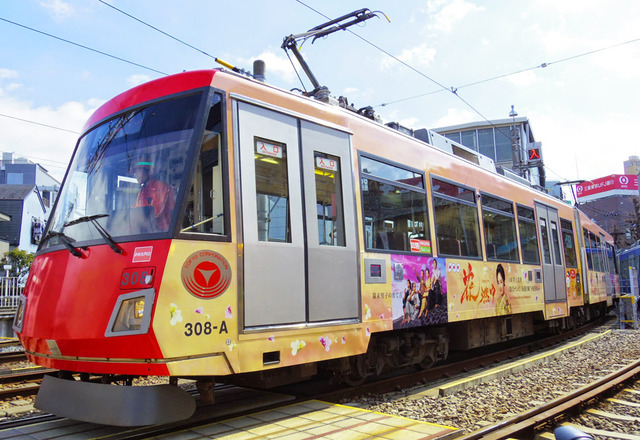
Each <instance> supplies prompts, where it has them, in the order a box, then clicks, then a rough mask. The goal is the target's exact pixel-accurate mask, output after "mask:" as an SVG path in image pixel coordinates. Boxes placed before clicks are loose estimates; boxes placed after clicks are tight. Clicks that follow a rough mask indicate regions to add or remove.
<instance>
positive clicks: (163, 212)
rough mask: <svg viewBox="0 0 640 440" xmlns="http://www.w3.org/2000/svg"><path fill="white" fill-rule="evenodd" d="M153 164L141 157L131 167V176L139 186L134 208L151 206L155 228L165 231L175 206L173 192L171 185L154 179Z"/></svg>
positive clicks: (148, 159) (146, 158)
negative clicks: (132, 175)
mask: <svg viewBox="0 0 640 440" xmlns="http://www.w3.org/2000/svg"><path fill="white" fill-rule="evenodd" d="M154 167H155V164H154V162H153V161H152V160H151V159H150V158H148V157H143V158H140V159H139V160H137V161H136V162H135V163H134V165H133V174H134V176H135V178H136V179H137V180H138V183H139V184H140V192H139V193H138V197H137V199H136V203H135V205H133V207H134V208H139V207H142V206H152V207H153V213H154V215H155V221H156V228H157V229H159V230H167V229H168V228H169V222H170V221H171V210H172V209H173V207H174V206H175V202H176V201H175V192H174V190H173V188H172V187H171V185H168V184H166V183H165V182H163V181H161V180H158V179H156V178H155V177H154Z"/></svg>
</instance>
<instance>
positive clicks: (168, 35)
mask: <svg viewBox="0 0 640 440" xmlns="http://www.w3.org/2000/svg"><path fill="white" fill-rule="evenodd" d="M98 1H99V2H100V3H102V4H103V5H105V6H109V7H110V8H111V9H114V10H116V11H118V12H120V13H121V14H124V15H126V16H127V17H129V18H131V19H133V20H135V21H137V22H138V23H142V24H143V25H145V26H148V27H150V28H151V29H153V30H155V31H157V32H160V33H161V34H162V35H165V36H167V37H169V38H171V39H172V40H175V41H177V42H179V43H181V44H184V45H185V46H187V47H190V48H191V49H193V50H196V51H198V52H200V53H201V54H203V55H206V56H208V57H209V58H213V59H214V60H215V59H216V57H214V56H213V55H211V54H208V53H207V52H205V51H204V50H202V49H199V48H197V47H195V46H193V45H191V44H189V43H187V42H186V41H183V40H181V39H180V38H177V37H174V36H173V35H171V34H169V33H167V32H165V31H163V30H162V29H159V28H157V27H155V26H153V25H151V24H149V23H147V22H146V21H144V20H141V19H139V18H137V17H135V16H133V15H131V14H129V13H128V12H125V11H123V10H122V9H119V8H116V7H115V6H113V5H111V4H109V3H107V2H105V1H104V0H98Z"/></svg>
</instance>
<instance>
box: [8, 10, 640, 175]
mask: <svg viewBox="0 0 640 440" xmlns="http://www.w3.org/2000/svg"><path fill="white" fill-rule="evenodd" d="M108 3H109V4H111V5H113V6H115V7H117V8H119V9H121V10H123V11H125V12H127V13H129V14H131V15H133V16H135V17H137V18H138V19H140V20H143V21H145V22H146V23H149V24H151V25H153V26H155V27H157V28H159V29H161V30H162V31H164V32H166V33H168V34H170V35H172V36H174V37H176V38H179V39H180V40H182V41H184V42H186V43H188V44H190V45H192V46H195V47H196V48H198V49H199V50H194V49H192V48H190V47H187V46H186V45H184V44H181V43H179V42H177V41H175V40H174V39H171V38H169V37H167V36H166V35H163V34H161V33H160V32H158V31H156V30H153V29H151V28H149V27H147V26H145V25H144V24H141V23H140V22H138V21H135V20H134V19H132V18H130V17H128V16H126V15H123V14H122V13H120V12H118V11H116V10H114V9H112V8H110V7H109V6H107V5H105V4H103V3H101V2H100V1H98V0H82V1H81V0H2V3H1V5H2V6H1V7H0V19H3V20H0V35H1V36H2V41H3V44H1V45H0V115H1V116H0V151H3V152H15V153H16V154H17V155H22V156H26V157H29V158H30V159H32V160H34V161H38V162H40V163H42V164H43V165H44V166H45V167H46V168H47V169H49V170H50V172H51V173H52V174H54V175H55V176H57V177H58V178H61V177H62V175H63V172H64V167H65V164H66V162H68V160H69V158H70V156H71V153H72V150H73V147H74V145H75V141H76V138H77V134H74V133H72V132H74V131H75V132H78V131H79V130H80V128H81V127H82V125H83V124H84V122H85V121H86V119H87V118H88V117H89V115H90V114H91V113H92V111H93V110H95V109H96V108H97V106H99V105H100V104H101V103H103V102H104V101H106V100H107V99H109V98H111V97H113V96H115V95H116V94H118V93H120V92H122V91H124V90H126V89H128V88H130V87H132V86H134V85H136V84H139V83H140V82H144V81H146V80H150V79H154V78H157V77H160V76H162V75H163V74H164V73H167V74H171V73H177V72H181V71H183V70H192V69H201V68H210V67H215V66H216V65H215V63H214V61H213V59H212V58H211V56H214V57H219V58H222V59H224V60H226V61H229V62H231V63H233V64H235V65H237V66H238V67H244V68H247V69H250V68H251V64H252V62H253V60H254V59H256V58H261V59H264V60H265V61H266V62H267V80H268V81H269V82H270V83H272V84H274V85H277V86H280V87H283V88H286V89H291V88H294V87H300V83H299V81H298V80H297V78H296V76H295V73H294V71H293V68H292V67H291V64H290V63H289V61H288V59H287V58H286V55H285V53H284V51H283V50H282V49H280V45H281V43H282V39H283V37H284V36H286V35H289V34H296V33H301V32H304V31H306V30H308V29H310V28H312V27H314V26H316V25H318V24H320V23H323V22H324V21H326V19H325V18H324V17H323V16H321V15H319V14H318V12H320V13H322V14H324V15H326V16H328V17H332V18H333V17H337V16H340V15H343V14H345V13H348V12H351V11H352V10H355V9H360V8H363V7H367V8H369V9H371V10H380V11H383V12H385V13H386V14H387V16H388V17H389V18H390V20H391V21H390V22H387V21H386V20H384V19H372V20H369V21H367V22H366V24H364V25H361V26H357V27H353V28H352V29H353V31H354V32H355V33H356V34H358V35H359V36H360V37H362V38H363V39H364V40H366V41H363V39H360V38H357V37H356V36H354V35H352V34H350V33H348V32H338V33H335V34H333V35H331V36H329V37H328V38H326V39H323V40H318V41H316V42H315V43H314V44H311V42H310V41H309V42H307V43H306V44H305V45H304V46H303V49H302V50H303V54H304V56H305V57H306V59H307V60H308V62H309V64H310V66H311V68H312V70H313V72H314V74H315V75H316V77H317V78H318V80H319V81H320V83H322V84H323V85H326V86H328V87H329V89H330V90H331V91H332V93H333V94H334V95H335V96H339V95H345V96H347V97H348V98H349V100H350V102H353V103H355V105H356V106H357V107H364V106H367V105H372V106H374V107H375V108H376V110H377V111H378V113H379V114H380V115H381V116H382V118H383V120H384V121H385V122H389V121H398V122H400V123H402V124H403V125H406V126H409V127H411V128H422V127H441V126H445V125H451V124H457V123H464V122H471V121H478V120H482V119H483V118H487V119H502V118H507V117H508V114H509V110H510V108H511V105H515V109H516V111H517V112H518V114H519V115H520V116H527V117H528V118H529V119H530V122H531V125H532V128H533V131H534V135H535V137H536V138H537V140H538V141H541V142H542V145H543V153H544V159H545V163H546V165H547V176H548V178H549V179H552V180H561V179H565V180H566V179H576V178H581V179H592V178H597V177H600V176H605V175H608V174H616V173H622V172H623V166H622V162H623V161H624V160H625V159H627V158H628V157H629V156H630V155H640V142H638V141H637V140H636V139H635V136H634V133H635V131H636V127H637V126H638V122H639V121H640V103H639V102H640V91H639V87H638V80H639V79H640V2H637V1H633V0H629V1H622V0H620V1H616V0H613V1H609V2H603V1H593V0H579V1H578V0H563V1H557V0H531V1H527V2H514V1H508V0H494V1H471V0H451V1H444V0H420V1H410V0H403V1H396V2H388V1H387V2H383V1H380V0H371V1H368V2H364V3H360V2H351V1H346V2H345V1H333V0H324V1H320V0H305V1H304V2H299V1H296V0H270V1H268V2H265V1H254V0H248V1H244V2H240V1H238V2H229V1H224V2H223V1H215V0H185V1H182V2H175V1H167V0H130V1H124V0H109V1H108ZM311 8H313V9H315V10H316V11H318V12H316V11H314V10H313V9H311ZM6 20H9V21H11V22H14V23H17V24H12V23H9V22H7V21H6ZM19 25H22V26H27V27H30V28H32V29H36V30H38V31H41V32H45V33H48V34H51V35H54V36H56V37H58V38H61V39H65V40H69V41H72V42H74V43H77V44H80V45H83V46H87V47H89V48H92V49H94V50H97V51H101V52H105V53H108V54H110V55H113V56H115V57H119V58H122V59H125V60H128V61H131V62H133V63H136V64H139V65H140V66H136V65H133V64H130V63H127V62H124V61H119V60H116V59H114V58H111V57H108V56H105V55H101V54H98V53H95V52H93V51H89V50H86V49H82V48H80V47H77V46H74V45H71V44H69V43H65V42H62V41H60V40H58V39H54V38H52V37H49V36H45V35H42V34H41V33H37V32H35V31H33V30H28V29H25V28H24V27H21V26H19ZM634 40H636V41H634ZM367 41H368V42H370V43H372V44H374V45H376V46H378V47H379V48H381V49H383V50H384V51H386V52H388V53H390V54H392V55H393V56H395V57H396V58H398V59H400V60H402V61H403V62H404V63H406V64H408V65H410V66H411V67H412V68H413V69H410V68H408V67H407V66H406V65H403V64H401V63H399V62H398V61H397V60H396V59H394V58H392V57H389V56H388V55H386V54H385V53H383V52H382V51H380V50H379V49H378V48H375V47H373V46H372V45H371V44H369V43H367ZM600 49H605V50H600ZM202 51H203V52H205V53H206V54H208V55H210V56H208V55H205V54H203V53H202ZM592 51H597V52H594V53H591V54H588V55H585V54H587V53H589V52H592ZM543 63H547V64H548V66H547V67H545V68H541V67H538V66H541V65H542V64H543ZM141 66H143V67H141ZM416 71H417V72H416ZM520 71H523V72H521V73H519V74H514V75H507V76H503V75H506V74H510V73H513V72H520ZM158 72H162V73H158ZM500 76H503V77H501V78H500V79H494V80H491V81H486V82H482V83H481V84H477V85H473V86H468V87H462V86H464V85H466V84H471V83H475V82H479V81H484V80H488V79H490V78H495V77H500ZM427 77H428V78H431V79H433V80H435V81H437V82H438V83H439V84H440V85H442V86H444V89H447V90H448V89H450V88H451V87H454V88H458V92H457V93H458V95H459V96H460V97H462V98H463V99H464V101H466V102H467V103H469V104H470V105H471V107H472V108H471V107H470V106H468V105H467V104H465V102H463V100H461V99H459V98H458V97H457V96H455V95H454V94H453V93H451V92H450V91H446V90H443V89H442V88H441V87H440V85H437V84H436V83H434V82H432V81H430V80H429V79H428V78H427ZM307 85H308V83H307ZM431 92H435V93H431ZM421 94H427V95H425V96H422V97H418V98H413V99H406V100H405V98H412V97H415V96H417V95H421ZM398 100H402V101H401V102H395V103H393V102H394V101H398ZM384 103H391V104H389V105H385V106H381V104H384ZM16 118H17V119H16ZM20 119H23V120H27V121H33V122H37V123H40V124H45V125H49V126H52V127H58V128H62V129H64V130H69V131H64V130H60V129H54V128H48V127H44V126H41V125H36V124H32V123H28V122H23V121H21V120H20Z"/></svg>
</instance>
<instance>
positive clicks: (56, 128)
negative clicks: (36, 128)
mask: <svg viewBox="0 0 640 440" xmlns="http://www.w3.org/2000/svg"><path fill="white" fill-rule="evenodd" d="M0 116H2V117H4V118H10V119H15V120H17V121H22V122H28V123H29V124H35V125H40V126H42V127H47V128H53V129H54V130H61V131H66V132H69V133H73V134H80V132H78V131H73V130H68V129H66V128H61V127H55V126H53V125H48V124H43V123H42V122H36V121H30V120H29V119H22V118H17V117H15V116H9V115H5V114H2V113H0Z"/></svg>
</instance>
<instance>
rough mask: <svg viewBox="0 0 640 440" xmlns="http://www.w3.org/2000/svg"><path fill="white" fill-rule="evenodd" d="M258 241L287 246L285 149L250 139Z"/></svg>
mask: <svg viewBox="0 0 640 440" xmlns="http://www.w3.org/2000/svg"><path fill="white" fill-rule="evenodd" d="M254 145H255V151H254V157H255V162H254V163H255V167H256V206H257V218H258V240H260V241H269V242H279V243H291V224H290V214H289V178H288V173H287V146H286V145H285V144H283V143H281V142H276V141H273V140H267V139H262V138H258V137H256V138H254Z"/></svg>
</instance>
